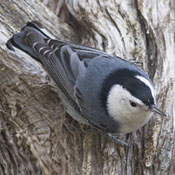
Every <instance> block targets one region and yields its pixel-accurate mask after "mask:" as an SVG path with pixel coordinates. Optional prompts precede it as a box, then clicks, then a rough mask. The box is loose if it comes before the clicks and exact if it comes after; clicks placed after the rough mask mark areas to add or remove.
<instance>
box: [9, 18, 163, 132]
mask: <svg viewBox="0 0 175 175" xmlns="http://www.w3.org/2000/svg"><path fill="white" fill-rule="evenodd" d="M6 45H7V48H8V49H10V50H12V51H15V49H20V50H22V51H23V52H25V53H27V54H28V55H30V56H31V57H32V59H35V60H36V61H38V62H40V63H41V65H42V66H43V67H44V69H45V70H46V71H47V73H48V75H49V77H50V78H51V79H52V80H53V81H54V82H55V84H56V86H57V88H58V90H59V96H60V98H61V100H62V103H63V104H64V106H65V109H66V112H67V113H68V114H70V116H72V117H73V118H74V119H76V120H78V121H80V122H82V123H86V124H89V125H91V126H93V127H95V128H97V129H98V130H100V131H102V132H105V133H119V134H127V133H130V132H134V131H136V130H138V129H139V128H141V127H142V126H144V125H145V124H146V123H147V122H148V121H149V120H150V118H151V116H152V114H153V113H157V114H159V115H162V116H166V114H165V113H164V112H162V111H161V110H160V109H159V108H158V107H157V105H156V91H155V87H154V85H153V83H152V81H151V79H150V78H149V76H148V74H147V73H146V72H145V71H143V70H142V69H141V68H140V67H138V66H137V65H135V64H134V63H131V62H129V61H127V60H125V59H123V58H120V57H118V56H114V55H110V54H108V53H106V52H104V51H101V50H98V49H95V48H92V47H86V46H83V45H78V44H75V43H72V42H68V41H63V40H60V39H54V38H52V37H50V36H49V35H48V34H47V33H45V30H44V28H43V26H42V24H41V23H40V22H38V21H30V22H28V23H27V24H26V25H25V26H24V27H23V28H22V29H21V31H20V32H19V33H16V34H14V35H13V36H12V37H11V38H10V39H9V40H8V41H7V43H6Z"/></svg>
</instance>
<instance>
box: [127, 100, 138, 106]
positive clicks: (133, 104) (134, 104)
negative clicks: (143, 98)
mask: <svg viewBox="0 0 175 175" xmlns="http://www.w3.org/2000/svg"><path fill="white" fill-rule="evenodd" d="M129 103H130V105H131V106H132V107H136V106H137V104H136V103H134V102H133V101H131V100H130V101H129Z"/></svg>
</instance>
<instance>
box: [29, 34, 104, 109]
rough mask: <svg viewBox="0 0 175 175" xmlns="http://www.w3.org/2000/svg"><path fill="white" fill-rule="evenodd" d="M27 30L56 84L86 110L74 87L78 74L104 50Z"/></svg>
mask: <svg viewBox="0 0 175 175" xmlns="http://www.w3.org/2000/svg"><path fill="white" fill-rule="evenodd" d="M38 37H40V36H38V33H36V32H31V31H30V32H29V33H28V34H27V40H28V42H29V43H30V45H31V46H32V47H33V50H34V51H35V53H36V54H37V56H38V57H39V58H40V60H41V62H42V64H43V65H44V67H45V69H46V70H47V71H48V73H49V75H50V76H51V78H52V79H53V80H54V81H55V83H56V84H57V86H58V87H59V88H60V89H61V90H62V92H63V93H64V94H65V95H66V97H67V98H68V99H69V101H70V102H71V104H72V105H73V106H74V107H75V108H76V109H78V110H79V111H86V109H85V106H86V105H84V103H85V101H83V97H82V94H81V92H79V91H77V90H76V88H75V85H76V81H77V78H78V76H79V75H80V74H81V75H82V74H83V73H84V72H85V70H86V69H87V68H88V64H89V62H90V60H92V59H93V58H96V57H98V56H100V55H101V54H103V53H104V52H102V51H98V50H95V49H93V48H88V47H84V46H78V45H75V44H72V43H67V42H63V41H59V40H53V39H49V38H45V37H44V38H38Z"/></svg>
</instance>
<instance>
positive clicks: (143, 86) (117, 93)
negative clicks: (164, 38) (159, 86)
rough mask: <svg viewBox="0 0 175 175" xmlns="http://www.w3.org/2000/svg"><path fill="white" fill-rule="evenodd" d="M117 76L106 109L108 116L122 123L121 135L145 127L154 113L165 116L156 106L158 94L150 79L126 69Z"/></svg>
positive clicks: (116, 74) (117, 73)
mask: <svg viewBox="0 0 175 175" xmlns="http://www.w3.org/2000/svg"><path fill="white" fill-rule="evenodd" d="M112 76H114V75H112ZM115 76H117V78H116V79H117V80H116V79H115V83H114V82H113V83H111V85H112V86H111V88H110V90H109V93H108V96H107V104H106V107H107V112H108V114H109V115H110V116H111V117H112V118H113V119H114V120H116V121H118V122H119V123H120V132H121V133H129V132H132V131H135V130H137V129H138V128H140V127H141V126H143V125H144V124H145V123H147V122H148V120H149V119H150V117H151V115H150V114H151V113H152V112H155V113H158V114H160V115H163V116H165V114H164V113H163V112H162V111H161V110H159V109H158V107H157V106H156V92H155V88H154V86H153V84H152V82H151V80H150V79H149V77H147V76H144V75H141V74H139V73H138V72H135V71H126V70H125V69H124V70H121V71H118V72H116V73H115ZM111 79H114V77H113V78H111Z"/></svg>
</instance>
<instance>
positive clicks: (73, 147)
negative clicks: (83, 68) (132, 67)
mask: <svg viewBox="0 0 175 175" xmlns="http://www.w3.org/2000/svg"><path fill="white" fill-rule="evenodd" d="M45 3H46V4H47V3H48V2H47V0H45ZM174 6H175V1H173V0H171V1H170V0H167V1H163V0H160V1H158V0H155V1H148V0H145V1H141V0H135V1H134V0H132V1H128V0H124V1H116V0H111V1H105V0H67V1H63V0H59V1H58V6H57V7H55V8H54V10H55V11H56V13H57V14H58V16H60V14H61V18H62V20H60V19H59V18H58V17H57V16H56V15H54V14H53V12H51V11H50V10H48V9H47V7H45V6H44V5H43V4H42V3H40V2H39V1H37V0H35V1H34V0H30V1H29V0H1V2H0V175H1V174H2V175H3V174H5V175H6V174H7V175H9V174H14V175H27V174H37V175H38V174H43V175H44V174H46V175H112V174H114V175H120V174H121V175H126V174H127V175H130V174H132V175H142V174H144V175H147V174H151V175H154V174H156V175H168V174H169V175H173V174H175V168H174V165H175V159H174V157H175V142H174V138H175V135H174V133H175V130H174V126H175V122H174V119H173V114H174V113H175V106H174V103H175V95H174V92H175V85H174V81H175V59H174V58H175V50H174V48H175V11H174ZM63 8H64V10H63ZM61 10H62V13H61ZM30 20H38V21H40V22H41V23H42V24H43V25H44V26H45V27H46V28H47V29H48V30H49V31H50V32H51V33H52V34H53V35H54V36H55V37H56V38H61V39H63V40H70V41H72V42H76V43H80V44H84V45H87V46H91V47H96V48H99V49H102V50H105V51H106V52H108V53H113V54H115V55H117V56H120V57H123V58H125V59H131V60H133V59H134V60H136V61H141V62H142V63H143V68H144V69H145V70H146V71H147V72H148V74H149V75H150V77H151V78H152V79H153V82H154V84H155V86H156V90H157V94H158V100H157V101H158V106H160V108H162V109H163V111H164V112H166V114H167V117H160V116H158V115H154V116H153V117H152V119H151V121H150V122H149V123H148V124H146V125H145V126H144V127H143V128H141V129H139V130H138V131H137V132H135V133H131V134H128V135H126V136H119V137H120V138H121V139H123V140H124V141H125V142H127V143H129V145H130V147H129V148H126V147H123V146H121V145H119V144H116V143H114V142H112V141H111V140H110V139H109V138H106V137H104V135H102V134H99V133H96V132H88V130H87V127H86V126H85V125H82V124H80V123H78V122H77V121H74V120H73V119H72V118H71V117H70V116H66V115H65V112H64V107H63V106H62V104H61V101H60V99H59V95H58V94H59V92H58V90H57V88H56V87H55V86H52V85H51V83H50V81H49V79H48V77H47V75H46V73H45V71H44V70H43V69H42V68H41V65H40V64H39V63H36V62H35V61H34V60H32V59H31V58H30V56H26V55H25V54H23V53H22V52H20V51H17V52H15V53H14V52H11V51H9V50H8V49H7V48H6V46H5V42H6V41H7V40H8V38H9V37H11V36H12V35H13V34H14V33H16V32H17V31H19V30H20V28H21V27H22V26H23V25H24V24H25V23H26V22H27V21H30ZM63 21H64V22H63ZM88 129H89V128H88Z"/></svg>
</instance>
